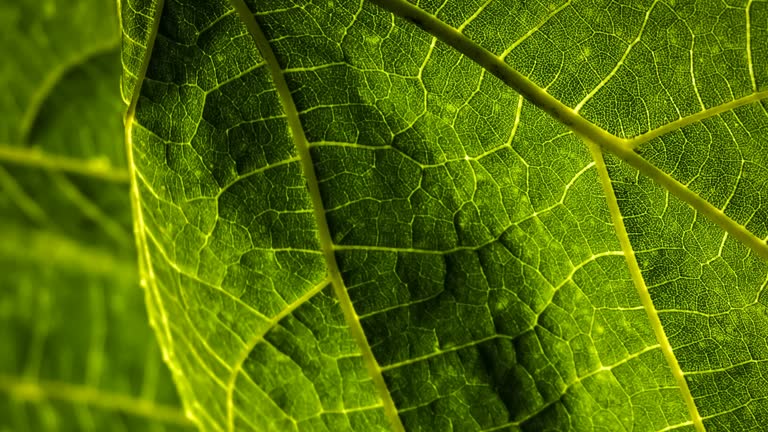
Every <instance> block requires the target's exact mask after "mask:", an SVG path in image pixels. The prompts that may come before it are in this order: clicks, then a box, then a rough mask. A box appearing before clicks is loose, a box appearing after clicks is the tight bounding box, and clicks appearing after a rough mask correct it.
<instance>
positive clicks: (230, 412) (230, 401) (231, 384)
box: [226, 278, 331, 432]
mask: <svg viewBox="0 0 768 432" xmlns="http://www.w3.org/2000/svg"><path fill="white" fill-rule="evenodd" d="M330 283H331V279H330V278H326V279H325V280H323V281H322V282H320V283H319V284H317V285H315V286H314V288H312V289H310V290H308V291H307V292H306V293H304V295H302V296H301V297H299V298H298V299H296V301H294V302H293V303H291V304H289V305H288V306H287V307H286V308H285V309H283V310H281V311H280V313H278V314H277V315H275V316H274V317H272V319H270V320H269V322H268V323H267V325H266V328H265V330H264V331H263V332H260V333H257V334H255V335H253V337H251V339H250V340H249V341H248V343H247V344H246V345H245V347H244V348H243V350H242V351H240V355H238V356H237V360H235V364H234V366H232V371H231V372H230V374H229V379H228V380H227V387H226V390H227V430H228V431H229V432H234V430H235V397H234V396H235V383H236V382H237V376H238V375H239V374H240V371H242V370H243V364H244V363H245V361H246V360H248V356H249V355H250V354H251V351H253V349H254V348H255V347H256V345H257V344H258V343H259V342H261V341H262V340H264V336H266V335H267V333H269V332H270V330H272V329H274V328H275V326H276V325H277V324H278V323H279V322H280V321H282V319H283V318H285V317H287V316H288V315H290V314H291V313H292V312H293V311H295V310H296V308H298V307H299V306H301V305H303V304H304V303H306V302H307V301H309V299H311V298H312V297H314V296H315V295H317V294H318V293H319V292H320V291H322V290H324V289H325V288H326V287H327V286H328V285H329V284H330Z"/></svg>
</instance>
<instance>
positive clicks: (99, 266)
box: [0, 0, 192, 432]
mask: <svg viewBox="0 0 768 432" xmlns="http://www.w3.org/2000/svg"><path fill="white" fill-rule="evenodd" d="M116 15H117V14H116V11H115V8H114V5H112V4H110V3H109V2H103V1H85V0H83V1H77V2H71V1H63V0H62V1H48V2H32V1H18V2H16V1H14V2H4V3H3V4H2V5H0V27H2V28H3V31H2V32H0V52H2V53H3V62H2V65H1V66H0V84H2V88H3V96H2V97H0V113H1V114H2V120H1V121H0V221H2V222H1V223H0V239H2V240H0V346H2V349H1V350H0V431H9V432H10V431H86V430H88V431H90V430H93V431H136V430H147V431H163V430H179V431H180V430H192V427H191V424H190V422H189V420H188V419H187V418H186V416H185V415H184V411H183V410H182V408H181V405H180V402H179V400H178V397H177V395H176V391H175V387H174V385H173V382H172V381H171V375H170V373H169V372H168V370H167V368H166V366H165V365H164V364H163V361H162V356H161V354H160V350H159V348H158V345H157V343H156V341H155V340H154V338H153V334H152V331H151V328H150V326H149V325H148V320H147V314H146V312H145V308H144V305H143V298H144V295H143V293H142V290H141V289H140V287H139V278H138V272H137V269H136V258H135V253H136V252H135V246H134V239H133V238H132V231H131V219H130V218H131V211H130V207H129V206H130V201H129V195H128V171H127V169H126V168H127V166H126V162H125V146H124V143H123V140H122V136H123V135H122V132H121V131H122V128H123V126H122V122H121V113H122V112H123V111H124V109H125V107H124V106H123V104H122V103H121V101H120V96H119V87H118V76H119V74H120V61H119V60H120V59H119V37H120V34H119V31H118V26H117V22H116V21H117V20H116V19H115V18H116Z"/></svg>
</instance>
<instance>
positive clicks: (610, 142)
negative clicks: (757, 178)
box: [370, 0, 768, 260]
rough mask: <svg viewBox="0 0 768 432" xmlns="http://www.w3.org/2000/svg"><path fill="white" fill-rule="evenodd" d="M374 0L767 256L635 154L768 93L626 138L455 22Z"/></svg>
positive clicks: (766, 248) (395, 0) (758, 243)
mask: <svg viewBox="0 0 768 432" xmlns="http://www.w3.org/2000/svg"><path fill="white" fill-rule="evenodd" d="M370 1H371V2H372V3H374V4H376V5H378V6H380V7H382V8H384V9H386V10H388V11H390V12H392V13H393V14H395V15H397V16H400V17H403V18H406V19H408V20H410V21H411V22H413V23H414V24H416V25H417V26H419V27H421V28H422V29H423V30H425V31H427V32H428V33H430V34H432V35H433V36H435V37H437V38H438V39H439V40H441V41H443V42H444V43H446V44H448V45H450V46H451V47H453V48H454V49H456V50H457V51H459V52H461V53H462V54H464V55H466V56H467V57H469V58H470V59H472V60H473V61H474V62H476V63H477V64H479V65H480V66H482V67H483V68H484V69H486V70H488V71H489V72H490V73H491V74H493V75H495V76H496V77H497V78H499V79H501V80H502V81H503V82H504V83H505V84H507V85H508V86H509V87H511V88H512V89H514V90H515V91H516V92H518V93H520V95H522V96H523V97H524V98H525V99H526V100H528V101H529V102H531V103H532V104H534V105H536V106H537V107H539V108H540V109H542V110H543V111H544V112H546V113H547V114H549V115H550V116H552V117H553V118H554V119H555V120H557V121H559V122H560V123H562V124H563V125H565V126H567V127H568V128H570V129H571V130H572V131H573V132H574V133H575V134H576V135H578V136H580V137H582V138H585V139H586V140H588V141H590V142H593V143H595V144H597V145H598V146H600V148H601V149H603V150H606V151H608V152H609V153H611V154H613V155H615V156H617V157H618V158H619V159H621V160H622V161H624V162H626V163H627V164H628V165H630V166H632V167H633V168H635V169H637V170H638V171H640V172H642V173H643V174H645V175H646V176H648V177H650V178H651V179H652V180H654V181H655V182H657V183H658V184H659V185H661V186H662V187H664V188H665V189H667V190H669V191H670V192H671V193H672V194H674V195H675V196H676V197H678V198H679V199H681V200H683V201H685V202H686V203H688V204H689V205H690V206H691V207H693V208H694V209H695V210H697V211H699V212H701V213H703V214H704V215H705V216H707V218H709V219H710V220H712V221H713V222H714V223H716V224H717V225H719V226H720V227H721V228H722V229H724V230H725V231H727V232H728V233H729V234H730V235H732V236H734V237H735V238H737V239H739V241H741V242H742V243H744V244H745V245H746V246H747V247H749V248H750V249H752V251H754V252H755V253H756V254H757V255H759V256H760V257H762V258H763V259H766V260H768V244H767V243H766V242H765V241H763V240H762V239H760V238H758V237H757V236H755V235H754V234H752V233H751V232H750V231H748V230H747V229H746V227H744V226H743V225H741V224H739V223H738V222H736V221H734V220H733V219H731V218H730V217H728V216H727V215H726V214H725V213H724V212H723V211H722V210H720V209H719V208H717V207H715V206H713V205H712V204H711V203H709V202H708V201H706V200H704V199H703V198H701V197H700V196H699V195H698V194H696V193H695V192H693V191H691V190H690V189H688V187H687V186H685V185H683V184H682V183H680V182H679V181H677V180H675V179H674V178H672V177H671V176H670V175H669V174H667V173H665V172H663V171H662V170H660V169H659V168H657V167H656V166H654V165H653V164H651V163H650V162H648V161H647V160H645V159H644V158H643V157H642V156H640V155H639V154H637V153H636V152H635V151H634V148H633V146H634V145H637V144H640V143H643V142H646V141H647V140H649V139H652V138H655V137H656V136H659V135H661V134H666V133H669V132H672V131H674V130H677V129H679V128H681V127H683V126H686V125H688V124H691V123H693V122H695V121H698V120H703V119H704V118H707V117H710V116H714V115H717V114H719V113H721V112H723V111H725V110H726V109H728V108H736V107H738V106H742V105H744V104H746V103H749V102H754V101H757V100H761V99H763V98H765V97H768V92H760V93H754V94H752V95H749V96H747V97H744V98H741V99H737V100H734V101H732V102H730V103H728V104H724V105H722V106H721V107H714V108H710V109H708V110H704V111H701V112H699V113H696V114H693V115H691V116H688V117H684V118H682V119H680V120H678V121H675V122H672V123H670V124H669V125H667V126H664V127H661V128H658V129H657V130H655V131H650V132H648V133H646V134H644V135H641V136H639V137H637V138H636V139H623V138H619V137H617V136H615V135H613V134H611V133H609V132H607V131H606V130H604V129H602V128H600V127H599V126H597V125H595V124H594V123H592V122H590V121H588V120H586V119H585V118H584V117H582V116H581V115H579V114H578V113H577V112H575V111H574V110H572V109H571V108H570V107H568V106H567V105H565V104H563V103H562V102H560V101H559V100H557V99H555V98H554V97H553V96H552V95H550V94H549V93H547V92H546V90H544V89H542V88H541V87H539V86H537V85H536V84H534V83H533V82H532V81H531V80H529V79H528V78H527V77H525V76H523V75H522V74H520V73H519V72H517V71H516V70H514V69H513V68H512V67H511V66H509V65H508V64H506V63H505V62H504V61H503V60H502V59H501V58H499V57H498V56H496V55H495V54H493V53H491V52H490V51H488V50H486V49H485V48H483V47H481V46H480V45H478V44H476V43H475V42H473V41H471V40H470V39H469V38H467V37H466V36H464V35H463V34H462V33H460V32H458V31H457V30H456V29H454V28H453V27H451V26H449V25H448V24H446V23H444V22H442V21H440V20H439V19H438V18H436V17H434V16H432V15H430V14H429V13H427V12H425V11H424V10H422V9H420V8H419V7H417V6H414V5H413V4H411V3H408V2H407V1H405V0H370Z"/></svg>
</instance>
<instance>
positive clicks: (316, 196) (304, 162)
mask: <svg viewBox="0 0 768 432" xmlns="http://www.w3.org/2000/svg"><path fill="white" fill-rule="evenodd" d="M230 3H231V4H232V6H233V7H234V8H235V10H236V11H237V13H238V15H239V16H240V19H241V20H242V21H243V23H244V24H245V26H246V28H247V29H248V32H249V33H250V34H251V36H252V37H253V40H254V42H255V44H256V47H257V48H258V50H259V52H260V53H261V55H262V57H264V60H266V63H267V69H268V70H269V72H270V75H271V76H272V81H273V83H274V86H275V89H276V90H277V94H278V97H279V99H280V104H281V105H282V108H283V111H284V112H285V114H286V120H287V122H288V127H289V129H290V131H291V135H292V137H293V141H294V144H295V145H296V150H297V152H298V153H299V159H300V160H299V162H300V164H301V168H302V171H303V173H304V178H305V180H306V181H307V188H308V190H309V195H310V198H311V200H312V210H313V213H314V216H315V221H316V224H317V229H318V237H319V242H320V247H321V249H322V252H323V256H324V258H325V263H326V266H327V267H328V273H329V277H330V280H331V286H332V287H333V291H334V293H335V294H336V297H337V300H338V301H339V306H340V307H341V310H342V312H343V314H344V319H345V321H346V323H347V326H348V327H349V329H350V333H351V334H352V338H353V339H354V340H355V342H356V343H357V345H358V348H359V349H360V352H361V355H362V359H363V363H364V364H365V368H366V370H367V372H368V375H369V377H370V378H371V380H372V381H373V385H374V387H375V388H376V391H377V393H378V395H379V397H380V398H381V401H382V403H383V405H384V414H385V415H386V417H387V419H388V420H389V422H390V424H391V426H392V428H393V430H394V432H404V431H405V428H404V427H403V424H402V422H401V421H400V417H399V416H398V414H397V408H396V407H395V403H394V401H393V400H392V395H391V394H390V392H389V389H388V388H387V384H386V382H385V381H384V376H383V375H382V371H381V367H380V366H379V363H378V362H377V361H376V358H375V357H374V355H373V351H372V349H371V346H370V344H369V343H368V338H367V337H366V335H365V332H364V331H363V327H362V324H361V323H360V319H359V317H358V315H357V312H356V311H355V308H354V306H353V304H352V300H351V299H350V297H349V293H348V292H347V289H346V287H345V285H344V281H343V280H342V278H341V272H340V271H339V266H338V263H337V262H336V255H335V251H334V248H333V238H332V236H331V231H330V227H329V225H328V221H327V220H326V217H325V213H326V212H325V206H324V204H323V199H322V196H321V193H320V182H319V181H318V180H317V174H316V173H315V166H314V162H313V160H312V156H311V154H310V148H309V142H308V141H307V138H306V136H305V135H304V128H303V126H302V124H301V120H300V119H299V111H298V109H297V108H296V104H295V103H294V101H293V96H292V95H291V91H290V88H289V87H288V84H287V82H286V81H285V77H284V76H283V71H282V68H281V66H280V64H279V62H278V61H277V57H276V56H275V53H274V52H273V51H272V47H271V46H270V44H269V40H268V39H267V37H266V36H265V35H264V32H263V31H262V30H261V27H260V26H259V24H258V23H257V22H256V18H255V17H254V15H253V13H252V12H251V11H250V9H248V6H246V4H245V2H244V1H243V0H230ZM230 430H232V424H230Z"/></svg>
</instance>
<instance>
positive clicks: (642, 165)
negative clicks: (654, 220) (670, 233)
mask: <svg viewBox="0 0 768 432" xmlns="http://www.w3.org/2000/svg"><path fill="white" fill-rule="evenodd" d="M608 150H609V151H610V152H611V153H613V154H614V155H616V156H617V157H618V158H619V159H621V160H623V161H624V162H626V163H627V164H628V165H630V166H632V167H633V168H635V169H636V170H638V171H640V172H641V173H642V174H644V175H646V176H647V177H650V178H651V179H652V180H653V181H655V182H656V183H657V184H659V185H660V186H661V187H663V188H664V189H666V190H668V191H669V192H670V193H671V194H672V195H674V196H676V197H677V198H679V199H680V200H682V201H684V202H686V203H688V205H690V206H691V207H693V208H694V209H695V210H696V211H698V212H699V213H701V214H703V215H704V216H706V217H707V218H708V219H709V220H711V221H712V222H714V223H716V224H717V225H718V226H719V227H720V228H722V229H723V230H725V231H726V232H727V233H728V234H730V235H732V236H733V237H734V238H736V239H737V240H739V241H740V242H741V243H743V244H744V245H745V246H747V247H748V248H750V249H752V251H753V252H754V253H756V254H757V255H758V256H760V257H762V258H763V259H766V260H768V244H766V242H765V241H764V240H762V239H760V238H759V237H757V236H756V235H754V234H753V233H752V232H750V231H749V230H748V229H747V228H746V227H745V226H744V225H741V224H740V223H738V222H736V221H735V220H733V219H731V218H730V217H728V216H727V215H726V214H725V213H724V212H723V211H722V210H720V209H719V208H717V207H715V206H714V205H712V203H710V202H709V201H707V200H705V199H704V198H702V197H700V196H699V195H698V194H697V193H696V192H693V191H692V190H690V189H688V187H687V186H685V185H684V184H682V183H680V182H679V181H677V180H675V179H674V178H673V177H672V176H670V175H669V174H667V173H666V172H664V171H662V170H661V169H659V168H658V167H656V166H655V165H653V164H652V163H650V162H648V161H647V160H645V159H644V158H643V157H642V156H640V155H639V154H637V153H635V151H634V150H632V149H629V148H627V147H623V146H615V147H613V148H609V149H608Z"/></svg>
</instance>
